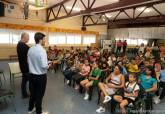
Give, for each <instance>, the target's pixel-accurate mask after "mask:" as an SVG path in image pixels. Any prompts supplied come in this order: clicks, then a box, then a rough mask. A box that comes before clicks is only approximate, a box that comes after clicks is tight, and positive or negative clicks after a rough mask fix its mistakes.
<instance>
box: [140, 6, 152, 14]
mask: <svg viewBox="0 0 165 114" xmlns="http://www.w3.org/2000/svg"><path fill="white" fill-rule="evenodd" d="M144 9H145V10H144ZM137 10H138V11H143V10H144V12H145V13H149V12H151V10H152V9H151V8H146V7H141V8H137Z"/></svg>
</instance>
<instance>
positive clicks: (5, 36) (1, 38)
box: [0, 29, 10, 44]
mask: <svg viewBox="0 0 165 114" xmlns="http://www.w3.org/2000/svg"><path fill="white" fill-rule="evenodd" d="M9 42H10V36H9V32H8V30H5V29H0V43H1V44H8V43H9Z"/></svg>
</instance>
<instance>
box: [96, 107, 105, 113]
mask: <svg viewBox="0 0 165 114" xmlns="http://www.w3.org/2000/svg"><path fill="white" fill-rule="evenodd" d="M96 112H97V113H103V112H105V108H103V107H102V106H101V107H99V108H98V109H97V110H96Z"/></svg>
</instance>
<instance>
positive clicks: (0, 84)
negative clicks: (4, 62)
mask: <svg viewBox="0 0 165 114" xmlns="http://www.w3.org/2000/svg"><path fill="white" fill-rule="evenodd" d="M1 76H2V77H3V79H4V81H6V79H5V75H4V71H3V70H0V87H1V86H2V85H3V83H2V80H1Z"/></svg>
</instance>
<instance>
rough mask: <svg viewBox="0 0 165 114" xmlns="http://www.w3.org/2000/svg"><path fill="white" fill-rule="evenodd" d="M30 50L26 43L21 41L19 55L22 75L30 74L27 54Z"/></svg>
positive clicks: (18, 45)
mask: <svg viewBox="0 0 165 114" xmlns="http://www.w3.org/2000/svg"><path fill="white" fill-rule="evenodd" d="M28 50H29V46H28V45H26V44H25V43H24V42H21V41H19V42H18V44H17V55H18V61H19V65H20V69H21V72H22V73H28V72H29V67H28V62H27V53H28Z"/></svg>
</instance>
